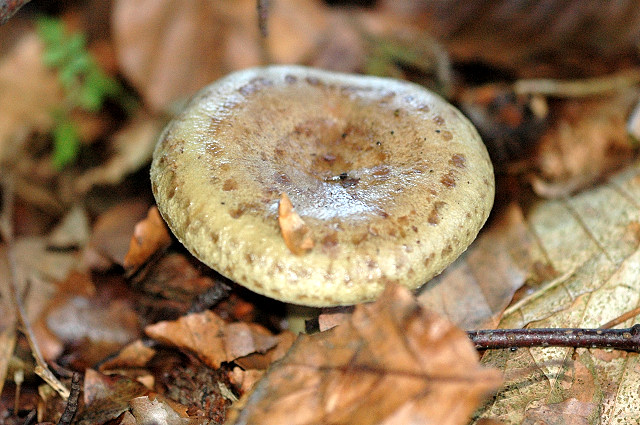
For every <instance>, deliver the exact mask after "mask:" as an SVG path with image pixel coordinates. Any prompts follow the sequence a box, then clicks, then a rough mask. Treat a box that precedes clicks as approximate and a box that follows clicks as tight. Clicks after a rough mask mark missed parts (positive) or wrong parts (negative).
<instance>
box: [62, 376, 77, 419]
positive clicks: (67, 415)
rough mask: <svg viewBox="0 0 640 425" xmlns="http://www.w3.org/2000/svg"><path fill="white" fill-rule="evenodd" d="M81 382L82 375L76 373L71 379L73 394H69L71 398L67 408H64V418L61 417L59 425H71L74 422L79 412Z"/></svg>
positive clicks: (68, 400)
mask: <svg viewBox="0 0 640 425" xmlns="http://www.w3.org/2000/svg"><path fill="white" fill-rule="evenodd" d="M80 380H81V375H80V373H78V372H74V373H73V376H72V377H71V392H70V393H69V398H68V399H67V406H66V407H65V408H64V412H62V416H60V420H59V421H58V425H69V424H70V423H71V421H72V420H73V417H74V416H75V414H76V412H77V411H78V399H79V398H80Z"/></svg>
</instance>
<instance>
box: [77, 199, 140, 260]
mask: <svg viewBox="0 0 640 425" xmlns="http://www.w3.org/2000/svg"><path fill="white" fill-rule="evenodd" d="M148 210H149V205H148V204H147V203H146V202H143V201H136V200H126V201H123V202H121V203H119V204H118V205H116V206H114V207H112V208H110V209H109V210H107V211H105V212H104V213H102V214H101V215H100V216H99V217H98V219H97V220H96V223H95V224H94V226H93V233H92V234H91V240H90V241H89V244H88V247H87V252H85V258H86V261H87V262H88V263H89V266H92V267H96V268H98V267H100V266H106V268H108V267H110V266H111V265H112V264H113V263H116V264H120V265H123V264H124V258H125V256H126V254H127V252H128V251H129V243H130V241H131V235H132V234H133V229H134V228H135V226H136V224H137V223H138V222H139V221H140V220H142V219H143V218H144V217H145V216H146V214H147V211H148ZM98 259H101V260H102V261H100V260H98Z"/></svg>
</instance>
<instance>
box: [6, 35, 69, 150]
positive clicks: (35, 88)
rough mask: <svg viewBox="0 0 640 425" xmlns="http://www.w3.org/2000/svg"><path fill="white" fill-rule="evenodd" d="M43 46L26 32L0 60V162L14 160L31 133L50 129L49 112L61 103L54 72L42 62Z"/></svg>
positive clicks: (61, 99)
mask: <svg viewBox="0 0 640 425" xmlns="http://www.w3.org/2000/svg"><path fill="white" fill-rule="evenodd" d="M43 50H44V46H43V44H42V42H41V41H40V40H39V39H38V36H37V35H36V34H35V33H29V34H27V35H25V36H24V37H23V38H22V40H20V41H19V42H18V43H17V44H16V45H15V47H14V48H13V50H12V51H11V52H10V53H9V54H7V56H5V57H4V58H3V59H2V60H0V93H2V96H0V111H2V119H1V120H0V162H5V161H8V160H11V159H12V158H14V155H15V153H16V152H17V151H18V149H19V147H21V145H22V144H23V143H24V142H25V141H26V139H27V136H28V135H29V134H31V133H32V132H39V133H46V132H48V131H49V129H50V128H51V127H52V126H53V118H52V116H51V111H52V110H53V109H54V108H55V107H56V106H57V105H60V104H61V103H62V101H63V93H62V88H61V87H60V84H59V82H58V77H57V75H56V73H55V71H52V70H50V69H47V68H46V67H45V66H44V64H43V63H42V55H43Z"/></svg>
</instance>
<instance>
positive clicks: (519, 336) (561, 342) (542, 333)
mask: <svg viewBox="0 0 640 425" xmlns="http://www.w3.org/2000/svg"><path fill="white" fill-rule="evenodd" d="M468 335H469V338H471V341H472V342H473V343H474V344H475V346H476V349H478V350H487V349H496V348H519V347H573V348H581V347H584V348H613V349H616V350H624V351H635V352H640V325H634V326H633V327H631V328H627V329H562V328H554V329H549V328H543V329H495V330H480V331H471V332H468Z"/></svg>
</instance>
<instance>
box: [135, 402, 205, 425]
mask: <svg viewBox="0 0 640 425" xmlns="http://www.w3.org/2000/svg"><path fill="white" fill-rule="evenodd" d="M129 405H130V406H131V414H132V415H133V416H134V417H135V419H136V423H137V424H154V425H187V424H192V423H199V422H196V421H194V420H191V419H189V417H188V416H187V415H185V414H184V413H182V412H177V411H176V410H174V409H173V407H172V406H170V405H169V404H168V403H167V402H166V400H159V399H158V398H154V399H153V400H151V399H149V397H148V396H142V397H136V398H134V399H133V400H131V401H130V402H129Z"/></svg>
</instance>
